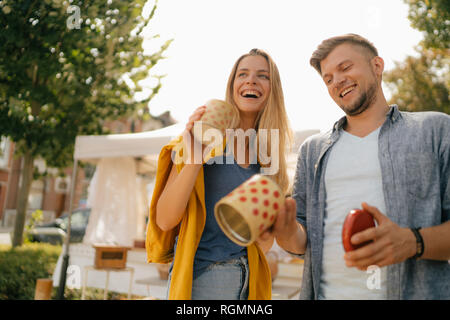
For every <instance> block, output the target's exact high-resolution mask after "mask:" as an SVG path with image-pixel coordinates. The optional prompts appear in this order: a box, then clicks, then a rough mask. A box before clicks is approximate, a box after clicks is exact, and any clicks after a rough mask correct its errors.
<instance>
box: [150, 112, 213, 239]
mask: <svg viewBox="0 0 450 320" xmlns="http://www.w3.org/2000/svg"><path fill="white" fill-rule="evenodd" d="M205 108H206V107H205V106H201V107H199V108H197V109H196V110H195V111H194V113H193V114H192V115H191V117H190V118H189V122H188V123H187V124H186V129H185V131H184V132H183V141H184V143H186V142H190V143H186V145H187V146H190V147H191V150H190V151H191V152H190V157H191V159H190V161H189V162H188V163H186V164H185V165H184V166H183V168H182V169H181V171H180V172H179V173H178V172H177V168H176V166H175V165H174V164H172V169H171V170H170V174H169V178H168V179H167V183H166V185H165V186H164V190H163V192H162V193H161V196H160V197H159V199H158V203H157V204H156V224H157V225H158V227H159V228H161V230H163V231H168V230H171V229H173V228H174V227H176V226H177V225H178V224H179V223H180V221H181V219H182V218H183V214H184V212H185V211H186V206H187V204H188V201H189V198H190V196H191V193H192V190H193V189H194V185H195V181H196V179H197V176H198V173H199V171H200V168H201V167H202V164H201V163H200V164H196V163H194V161H193V160H194V152H193V150H195V149H196V148H195V146H194V144H195V143H198V142H196V141H195V139H194V138H193V137H192V135H191V129H192V127H193V125H194V122H195V121H198V120H200V118H201V117H202V115H203V113H204V112H205ZM202 154H203V152H202Z"/></svg>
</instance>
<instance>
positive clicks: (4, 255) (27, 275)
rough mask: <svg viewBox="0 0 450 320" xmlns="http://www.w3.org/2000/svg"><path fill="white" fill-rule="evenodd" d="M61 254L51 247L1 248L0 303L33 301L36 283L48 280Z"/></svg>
mask: <svg viewBox="0 0 450 320" xmlns="http://www.w3.org/2000/svg"><path fill="white" fill-rule="evenodd" d="M60 253H61V247H60V246H53V245H50V244H27V245H24V246H22V247H19V248H14V249H11V247H10V246H5V245H0V300H32V299H34V292H35V288H36V280H37V279H40V278H51V276H52V274H53V270H54V269H55V266H56V261H57V260H58V257H59V255H60Z"/></svg>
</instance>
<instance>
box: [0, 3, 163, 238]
mask: <svg viewBox="0 0 450 320" xmlns="http://www.w3.org/2000/svg"><path fill="white" fill-rule="evenodd" d="M145 2H146V1H145V0H133V1H129V0H114V1H112V0H107V1H104V0H90V1H81V0H80V1H72V0H71V1H70V3H69V1H62V0H44V1H42V0H15V1H12V0H3V1H1V2H0V29H1V30H2V31H3V32H2V33H0V135H3V136H8V137H10V139H11V140H12V141H14V142H15V143H16V150H17V152H18V153H19V154H20V155H23V159H24V161H23V170H22V180H21V187H20V190H19V195H18V206H17V214H16V223H15V226H14V236H13V241H12V242H13V246H17V245H21V244H22V235H23V229H24V223H25V216H26V209H27V202H28V201H27V199H28V195H29V191H30V186H31V182H32V180H33V170H34V169H33V162H34V159H36V158H37V157H41V158H43V159H44V160H45V161H46V164H47V166H48V167H54V168H65V167H67V166H69V165H70V164H71V163H72V155H73V148H74V142H75V137H76V136H77V135H79V134H102V133H104V132H105V130H104V128H103V126H102V123H103V122H104V121H105V120H108V119H114V118H119V117H123V116H126V115H130V114H134V113H139V112H140V110H143V109H144V108H146V107H147V106H148V102H149V101H150V99H151V98H152V97H153V96H154V95H155V94H157V92H158V90H159V88H160V86H161V83H160V77H157V80H158V81H157V84H156V85H155V86H154V87H152V88H142V87H141V86H140V83H139V81H140V80H142V79H145V78H148V77H150V76H152V75H151V74H150V70H151V68H152V67H153V66H154V65H156V63H157V62H158V61H159V60H160V59H162V58H163V53H164V51H165V50H166V49H167V47H168V46H169V44H170V42H171V40H169V41H166V42H164V43H163V44H162V45H161V46H160V48H159V50H157V51H156V52H154V53H152V54H144V50H143V47H142V42H143V34H142V31H143V30H144V28H146V27H148V24H149V22H150V20H151V19H152V18H153V16H154V14H155V11H156V8H157V3H155V4H154V5H153V7H152V10H151V12H150V14H149V15H148V16H147V17H143V15H142V13H143V8H144V4H145ZM157 36H158V35H155V36H154V37H153V38H156V37H157ZM144 89H148V90H149V92H150V94H148V96H147V98H146V99H143V100H140V101H136V99H134V95H135V93H136V92H140V91H143V90H144Z"/></svg>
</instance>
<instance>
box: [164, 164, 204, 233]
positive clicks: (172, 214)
mask: <svg viewBox="0 0 450 320" xmlns="http://www.w3.org/2000/svg"><path fill="white" fill-rule="evenodd" d="M201 167H202V165H201V164H186V165H185V166H184V167H183V169H181V171H180V173H179V174H178V173H177V169H176V167H175V165H172V169H171V171H170V175H169V178H168V180H167V183H166V186H165V187H164V190H163V192H162V193H161V196H160V197H159V200H158V203H157V204H156V224H157V225H158V227H159V228H161V230H164V231H168V230H171V229H172V228H174V227H175V226H177V225H178V223H180V221H181V218H182V217H183V214H184V212H185V210H186V206H187V203H188V201H189V197H190V195H191V192H192V190H193V188H194V184H195V180H196V178H197V175H198V172H199V171H200V168H201Z"/></svg>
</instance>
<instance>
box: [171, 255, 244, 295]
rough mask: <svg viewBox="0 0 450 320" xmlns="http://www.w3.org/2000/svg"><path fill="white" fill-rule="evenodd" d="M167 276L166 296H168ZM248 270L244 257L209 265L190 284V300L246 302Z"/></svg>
mask: <svg viewBox="0 0 450 320" xmlns="http://www.w3.org/2000/svg"><path fill="white" fill-rule="evenodd" d="M171 278H172V273H170V275H169V282H168V287H167V296H168V294H169V288H170V280H171ZM248 281H249V269H248V260H247V257H246V256H243V257H240V258H237V259H231V260H228V261H225V262H216V263H213V264H211V265H209V266H208V267H207V268H206V270H205V271H203V272H202V273H201V274H200V275H199V276H198V277H197V278H195V279H193V282H192V297H191V299H192V300H247V298H248Z"/></svg>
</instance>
